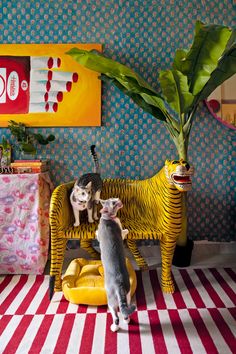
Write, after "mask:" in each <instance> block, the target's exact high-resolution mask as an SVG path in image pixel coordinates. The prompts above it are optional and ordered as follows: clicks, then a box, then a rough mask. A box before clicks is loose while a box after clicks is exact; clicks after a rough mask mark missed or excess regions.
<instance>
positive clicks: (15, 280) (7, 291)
mask: <svg viewBox="0 0 236 354" xmlns="http://www.w3.org/2000/svg"><path fill="white" fill-rule="evenodd" d="M19 279H20V275H15V276H14V277H13V278H12V279H11V281H10V283H9V284H8V285H7V287H6V288H5V289H4V290H3V292H2V293H1V304H2V303H3V302H4V300H5V299H6V298H7V297H8V296H9V294H10V293H11V292H12V289H13V288H14V287H15V286H16V284H17V283H18V282H19Z"/></svg>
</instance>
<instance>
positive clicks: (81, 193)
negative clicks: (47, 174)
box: [73, 182, 92, 202]
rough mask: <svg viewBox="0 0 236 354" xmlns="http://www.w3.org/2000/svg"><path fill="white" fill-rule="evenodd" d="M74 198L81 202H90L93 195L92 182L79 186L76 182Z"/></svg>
mask: <svg viewBox="0 0 236 354" xmlns="http://www.w3.org/2000/svg"><path fill="white" fill-rule="evenodd" d="M73 191H74V198H75V199H76V200H77V201H80V202H88V201H89V200H90V198H91V195H92V183H91V182H89V183H88V184H87V185H86V186H85V187H83V186H78V184H76V183H75V185H74V188H73Z"/></svg>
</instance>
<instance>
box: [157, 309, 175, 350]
mask: <svg viewBox="0 0 236 354" xmlns="http://www.w3.org/2000/svg"><path fill="white" fill-rule="evenodd" d="M158 315H159V319H160V324H161V328H162V332H163V336H164V340H165V344H166V348H167V352H168V353H171V354H179V353H180V350H179V345H178V342H177V340H176V336H175V333H174V331H173V328H172V324H171V320H170V317H169V313H168V311H167V310H160V311H158Z"/></svg>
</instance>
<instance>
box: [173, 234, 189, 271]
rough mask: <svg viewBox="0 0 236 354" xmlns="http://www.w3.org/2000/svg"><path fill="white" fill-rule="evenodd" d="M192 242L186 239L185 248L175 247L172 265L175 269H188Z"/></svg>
mask: <svg viewBox="0 0 236 354" xmlns="http://www.w3.org/2000/svg"><path fill="white" fill-rule="evenodd" d="M193 246H194V242H193V240H190V239H189V238H188V239H187V244H186V245H185V246H179V245H176V247H175V253H174V257H173V261H172V264H173V265H174V266H176V267H188V266H190V263H191V257H192V251H193Z"/></svg>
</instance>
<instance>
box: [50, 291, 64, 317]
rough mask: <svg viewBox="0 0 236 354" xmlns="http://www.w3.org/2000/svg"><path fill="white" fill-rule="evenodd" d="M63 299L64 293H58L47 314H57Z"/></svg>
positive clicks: (54, 296)
mask: <svg viewBox="0 0 236 354" xmlns="http://www.w3.org/2000/svg"><path fill="white" fill-rule="evenodd" d="M62 297H63V292H62V291H56V292H55V293H54V295H53V298H52V300H51V301H50V304H49V306H48V308H47V311H46V314H48V315H49V314H50V315H53V314H55V313H57V309H58V306H59V305H60V301H61V299H62Z"/></svg>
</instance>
